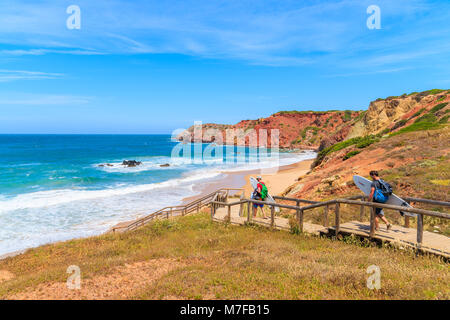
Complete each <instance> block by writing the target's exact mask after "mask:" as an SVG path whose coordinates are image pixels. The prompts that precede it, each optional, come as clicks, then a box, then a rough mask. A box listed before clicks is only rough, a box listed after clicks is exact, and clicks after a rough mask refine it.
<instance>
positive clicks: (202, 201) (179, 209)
mask: <svg viewBox="0 0 450 320" xmlns="http://www.w3.org/2000/svg"><path fill="white" fill-rule="evenodd" d="M233 191H234V192H235V193H239V191H241V194H240V198H241V199H242V198H243V197H244V189H242V188H222V189H219V190H216V191H214V192H211V193H209V194H207V195H205V196H203V197H201V198H199V199H196V200H194V201H191V202H189V203H188V204H186V205H181V206H170V207H165V208H162V209H160V210H158V211H155V212H153V213H151V214H149V215H147V216H145V217H143V218H141V219H138V220H136V221H134V222H132V223H130V224H128V225H126V226H116V227H113V228H112V229H111V231H112V232H116V231H131V230H135V229H137V228H139V227H141V226H143V225H146V224H147V223H149V222H150V221H153V220H154V219H158V218H165V219H167V218H169V217H171V216H178V215H181V216H184V215H187V214H189V213H192V212H194V211H195V212H200V210H201V209H202V208H203V207H205V206H207V205H209V204H210V203H211V202H213V201H215V202H218V203H224V202H226V201H227V199H228V197H229V196H230V192H233ZM220 206H221V205H219V204H218V205H215V208H218V207H220Z"/></svg>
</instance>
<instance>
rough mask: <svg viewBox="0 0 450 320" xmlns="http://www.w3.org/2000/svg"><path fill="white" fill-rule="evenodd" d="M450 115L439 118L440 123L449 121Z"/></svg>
mask: <svg viewBox="0 0 450 320" xmlns="http://www.w3.org/2000/svg"><path fill="white" fill-rule="evenodd" d="M449 117H450V115H446V116H445V117H442V118H441V120H439V123H447V122H448V118H449Z"/></svg>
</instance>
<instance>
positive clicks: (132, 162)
mask: <svg viewBox="0 0 450 320" xmlns="http://www.w3.org/2000/svg"><path fill="white" fill-rule="evenodd" d="M141 164H142V162H141V161H136V160H123V161H122V165H123V166H127V167H129V168H130V167H136V166H139V165H141Z"/></svg>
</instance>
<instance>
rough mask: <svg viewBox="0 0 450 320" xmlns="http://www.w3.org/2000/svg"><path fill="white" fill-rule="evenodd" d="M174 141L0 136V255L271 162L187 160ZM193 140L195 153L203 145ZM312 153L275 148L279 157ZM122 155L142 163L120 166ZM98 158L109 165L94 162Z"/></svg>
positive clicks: (87, 231) (101, 226) (90, 229)
mask: <svg viewBox="0 0 450 320" xmlns="http://www.w3.org/2000/svg"><path fill="white" fill-rule="evenodd" d="M176 147H178V148H180V147H181V144H179V143H178V142H175V141H173V140H171V137H170V135H0V255H1V254H4V253H8V252H13V251H16V250H21V249H25V248H29V247H34V246H37V245H41V244H44V243H49V242H54V241H60V240H66V239H71V238H76V237H82V236H89V235H94V234H99V233H101V232H104V231H106V230H108V229H109V228H110V227H111V226H112V225H114V224H116V223H118V222H121V221H127V220H130V219H135V218H138V217H140V216H142V215H144V214H148V213H151V212H152V211H155V210H157V209H159V208H161V207H164V206H167V205H178V204H180V203H181V200H182V199H183V198H185V197H188V196H193V195H195V193H196V191H194V188H193V187H194V185H196V184H197V185H198V184H204V183H207V182H209V181H213V180H217V179H222V178H223V177H224V175H225V174H224V173H222V172H223V171H239V170H247V169H255V168H267V167H271V166H273V165H274V163H275V162H274V158H264V159H260V158H259V159H258V157H257V153H255V150H252V149H249V148H241V149H242V150H241V151H240V152H239V153H236V154H235V155H234V156H232V157H231V159H230V157H228V158H227V159H226V161H225V155H226V152H225V151H224V152H223V156H222V155H221V154H220V153H218V152H212V153H208V154H209V156H204V157H203V158H201V159H200V160H199V159H198V158H196V161H192V160H193V158H194V153H192V155H191V156H187V155H186V154H185V155H184V156H183V154H181V153H176V155H175V156H171V155H172V152H173V150H177V149H174V148H176ZM185 147H186V146H185ZM197 147H199V148H200V149H197V150H200V151H201V152H200V154H202V153H204V151H205V150H207V148H208V146H207V145H200V146H198V145H197ZM191 150H192V151H193V150H194V149H193V148H192V149H191ZM222 150H224V149H222ZM228 155H229V154H228ZM244 155H245V157H244ZM277 155H278V154H277ZM272 156H273V155H272ZM314 156H315V154H314V153H312V152H306V153H303V154H293V153H280V154H279V164H280V165H285V164H290V163H294V162H297V161H300V160H302V159H310V158H313V157H314ZM244 158H245V159H244ZM125 159H133V160H138V161H142V165H140V166H137V167H134V168H128V167H124V166H122V165H121V163H122V161H123V160H125ZM105 163H109V164H112V166H103V167H100V166H99V165H100V164H105ZM166 163H168V164H170V166H168V167H161V166H160V165H161V164H166ZM277 164H278V162H277ZM197 192H198V191H197Z"/></svg>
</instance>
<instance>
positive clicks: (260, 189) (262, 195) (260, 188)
mask: <svg viewBox="0 0 450 320" xmlns="http://www.w3.org/2000/svg"><path fill="white" fill-rule="evenodd" d="M256 180H257V181H258V184H257V185H256V188H255V190H254V191H253V194H252V199H255V200H260V201H264V200H266V198H267V194H268V190H267V187H266V184H265V183H264V182H263V181H262V177H261V176H257V177H256ZM258 207H260V208H261V211H262V214H263V219H268V217H266V212H265V210H264V205H263V204H257V203H254V204H253V217H256V213H257V211H258Z"/></svg>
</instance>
